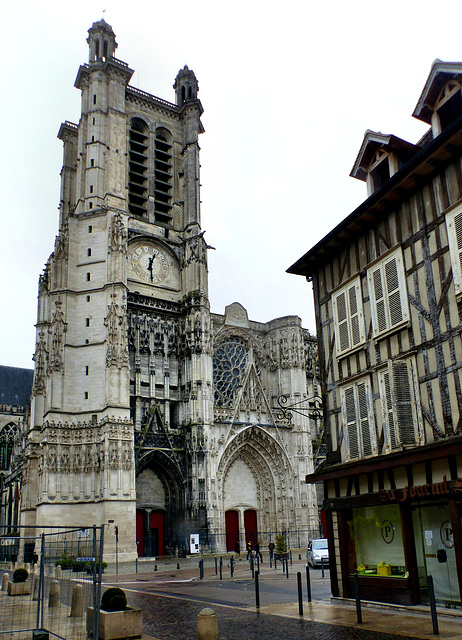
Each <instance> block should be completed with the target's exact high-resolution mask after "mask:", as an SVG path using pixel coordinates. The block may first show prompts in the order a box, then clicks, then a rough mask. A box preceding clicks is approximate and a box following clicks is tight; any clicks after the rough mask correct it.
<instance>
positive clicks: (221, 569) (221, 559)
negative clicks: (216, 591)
mask: <svg viewBox="0 0 462 640" xmlns="http://www.w3.org/2000/svg"><path fill="white" fill-rule="evenodd" d="M220 580H223V558H220Z"/></svg>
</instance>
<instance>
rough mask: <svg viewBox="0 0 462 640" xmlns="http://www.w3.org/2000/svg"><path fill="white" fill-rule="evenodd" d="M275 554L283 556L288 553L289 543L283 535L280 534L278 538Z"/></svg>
mask: <svg viewBox="0 0 462 640" xmlns="http://www.w3.org/2000/svg"><path fill="white" fill-rule="evenodd" d="M274 551H275V553H277V554H278V555H282V554H283V553H286V552H287V542H286V538H285V536H284V534H283V533H278V534H277V536H276V548H275V550H274Z"/></svg>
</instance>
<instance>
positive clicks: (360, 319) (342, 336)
mask: <svg viewBox="0 0 462 640" xmlns="http://www.w3.org/2000/svg"><path fill="white" fill-rule="evenodd" d="M332 305H333V310H334V327H335V343H336V351H337V355H342V354H344V353H347V352H348V351H350V350H351V349H353V348H355V347H357V346H358V345H361V344H364V342H365V339H366V337H365V331H364V316H363V305H362V299H361V280H360V278H359V276H358V277H357V278H355V279H354V280H353V281H351V282H349V283H348V284H347V285H346V286H345V287H343V288H342V289H340V290H339V291H337V292H336V293H334V294H333V295H332Z"/></svg>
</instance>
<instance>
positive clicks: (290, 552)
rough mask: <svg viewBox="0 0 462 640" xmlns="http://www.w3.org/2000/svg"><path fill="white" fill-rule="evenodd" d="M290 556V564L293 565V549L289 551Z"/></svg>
mask: <svg viewBox="0 0 462 640" xmlns="http://www.w3.org/2000/svg"><path fill="white" fill-rule="evenodd" d="M289 556H290V566H292V549H291V550H290V551H289Z"/></svg>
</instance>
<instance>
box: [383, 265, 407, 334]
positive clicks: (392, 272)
mask: <svg viewBox="0 0 462 640" xmlns="http://www.w3.org/2000/svg"><path fill="white" fill-rule="evenodd" d="M384 266H385V269H384V271H385V282H386V284H387V296H388V319H389V323H390V324H389V328H392V327H395V326H396V325H397V324H399V323H400V322H402V321H403V319H404V318H403V308H402V302H401V291H400V278H399V275H398V262H397V259H396V257H394V258H392V259H391V260H388V261H387V262H385V265H384Z"/></svg>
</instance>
